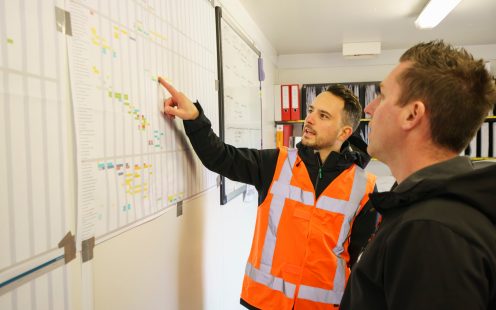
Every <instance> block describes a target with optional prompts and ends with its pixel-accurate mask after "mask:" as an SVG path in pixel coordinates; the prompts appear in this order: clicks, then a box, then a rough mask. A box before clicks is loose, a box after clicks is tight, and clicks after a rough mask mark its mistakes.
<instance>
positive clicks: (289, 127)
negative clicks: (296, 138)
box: [282, 125, 293, 147]
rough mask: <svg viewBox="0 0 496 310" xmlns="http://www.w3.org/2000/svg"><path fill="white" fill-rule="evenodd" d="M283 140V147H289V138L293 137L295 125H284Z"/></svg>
mask: <svg viewBox="0 0 496 310" xmlns="http://www.w3.org/2000/svg"><path fill="white" fill-rule="evenodd" d="M282 126H283V129H282V140H283V142H282V143H283V145H284V146H286V147H289V137H291V136H292V135H293V125H282Z"/></svg>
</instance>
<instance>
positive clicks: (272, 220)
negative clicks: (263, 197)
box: [260, 150, 296, 273]
mask: <svg viewBox="0 0 496 310" xmlns="http://www.w3.org/2000/svg"><path fill="white" fill-rule="evenodd" d="M295 161H296V152H291V151H289V150H288V156H287V158H286V161H285V162H284V165H283V166H282V169H281V173H280V175H279V179H278V180H277V181H275V182H274V184H272V187H271V189H270V192H271V193H272V194H274V192H273V189H277V188H280V187H281V184H282V185H286V188H287V186H288V185H289V182H291V178H292V176H293V165H294V163H295ZM276 183H278V184H279V185H276ZM274 185H276V186H275V187H274ZM279 191H281V190H279ZM283 192H284V191H283ZM275 194H276V195H273V197H272V202H271V204H270V211H269V227H268V228H267V232H266V233H265V240H264V246H263V249H262V258H261V261H260V268H262V266H264V265H265V267H266V268H268V270H263V271H266V272H269V273H270V270H271V269H272V258H273V257H274V249H275V247H276V236H277V229H278V227H279V221H280V220H281V214H282V209H283V208H284V203H285V200H286V198H287V197H288V196H287V195H288V194H289V193H288V191H287V190H286V192H285V194H286V195H284V194H283V195H279V194H278V193H275Z"/></svg>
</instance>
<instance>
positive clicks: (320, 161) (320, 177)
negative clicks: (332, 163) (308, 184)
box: [315, 152, 322, 193]
mask: <svg viewBox="0 0 496 310" xmlns="http://www.w3.org/2000/svg"><path fill="white" fill-rule="evenodd" d="M315 156H317V164H318V165H319V171H318V172H317V179H316V180H315V193H317V192H318V190H317V189H318V187H319V180H321V179H322V160H321V159H320V153H319V152H316V153H315Z"/></svg>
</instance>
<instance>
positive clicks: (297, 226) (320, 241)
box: [241, 148, 375, 310]
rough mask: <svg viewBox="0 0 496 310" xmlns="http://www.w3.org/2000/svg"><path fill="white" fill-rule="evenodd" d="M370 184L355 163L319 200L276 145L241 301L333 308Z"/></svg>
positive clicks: (293, 154) (300, 168)
mask: <svg viewBox="0 0 496 310" xmlns="http://www.w3.org/2000/svg"><path fill="white" fill-rule="evenodd" d="M296 163H298V164H296ZM374 184H375V176H373V175H371V174H368V173H366V172H365V171H364V170H363V169H362V168H360V167H358V166H357V165H355V164H353V165H351V166H350V167H349V168H348V169H346V170H345V171H343V172H342V173H341V174H340V175H339V176H338V177H336V179H334V180H333V181H332V182H331V183H330V184H329V185H328V186H327V188H326V189H325V190H324V191H323V192H322V194H321V195H320V196H319V198H318V199H317V200H316V199H315V191H314V187H313V184H312V181H311V180H310V176H309V175H308V172H307V169H306V167H305V165H304V163H303V162H302V161H301V160H300V158H299V157H298V154H297V150H296V149H289V150H288V149H286V148H281V149H280V152H279V157H278V159H277V165H276V170H275V174H274V179H273V180H272V184H271V186H270V189H269V193H268V195H267V197H266V198H265V200H264V201H263V202H262V204H261V205H260V206H259V207H258V212H257V222H256V227H255V233H254V236H253V243H252V248H251V253H250V256H249V258H248V263H247V265H246V270H245V276H244V281H243V289H242V292H241V298H242V299H243V300H245V301H246V302H247V303H249V304H250V305H252V306H254V307H257V308H259V309H264V310H266V309H277V310H284V309H289V310H290V309H293V305H294V309H295V310H301V309H312V310H313V309H337V305H339V303H340V302H341V298H342V296H343V292H344V288H345V285H346V281H347V280H348V276H349V273H350V270H349V268H348V266H347V262H348V261H349V254H348V239H349V238H348V237H349V234H350V231H351V229H350V228H351V224H352V222H353V219H354V218H355V215H356V214H358V212H359V211H360V210H361V208H362V207H363V206H364V205H365V203H366V202H367V201H368V194H369V193H371V192H372V191H373V190H374Z"/></svg>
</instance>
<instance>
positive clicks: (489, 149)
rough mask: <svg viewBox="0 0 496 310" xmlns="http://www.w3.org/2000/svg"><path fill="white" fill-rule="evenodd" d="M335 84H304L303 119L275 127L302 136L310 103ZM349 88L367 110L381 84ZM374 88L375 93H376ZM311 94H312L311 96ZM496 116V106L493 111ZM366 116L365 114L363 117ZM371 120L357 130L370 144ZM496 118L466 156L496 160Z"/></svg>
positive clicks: (488, 121)
mask: <svg viewBox="0 0 496 310" xmlns="http://www.w3.org/2000/svg"><path fill="white" fill-rule="evenodd" d="M333 84H338V83H325V84H304V85H302V88H301V99H302V100H301V109H300V111H301V114H302V115H301V118H302V119H300V120H290V121H289V120H288V121H275V122H274V123H275V125H276V126H277V125H283V126H287V125H290V126H293V128H291V129H292V130H291V132H292V135H297V134H298V133H299V134H301V131H302V128H303V124H304V122H305V120H304V118H305V116H306V110H307V105H308V102H311V101H313V99H314V98H315V97H316V96H317V95H318V94H320V93H321V92H322V91H324V89H325V88H326V87H327V86H329V85H333ZM339 84H342V85H345V86H348V87H349V88H350V89H352V90H353V92H354V93H355V95H356V96H357V97H358V99H359V101H360V104H361V105H362V108H365V106H367V104H369V102H370V101H372V100H373V99H374V96H372V93H374V95H375V92H376V91H377V90H378V89H379V82H360V83H339ZM374 88H376V89H375V91H374ZM309 92H311V94H309ZM493 114H496V106H495V109H494V111H493ZM363 116H365V114H364V115H363ZM369 121H370V119H369V118H362V119H361V120H360V126H359V127H358V129H357V134H359V135H360V136H361V137H362V139H363V140H364V141H365V142H367V143H368V123H369ZM495 122H496V116H494V115H491V116H488V117H486V119H485V121H484V123H483V125H482V126H481V129H479V131H478V132H477V134H476V136H475V137H474V138H473V140H472V141H471V143H470V145H469V146H468V147H467V149H466V150H465V152H464V154H465V155H467V156H471V158H472V160H488V159H496V132H495V131H496V125H494V123H495Z"/></svg>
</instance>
